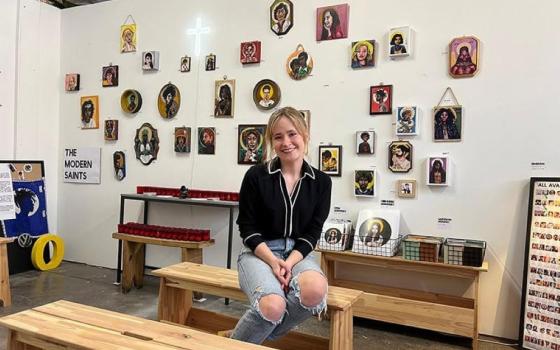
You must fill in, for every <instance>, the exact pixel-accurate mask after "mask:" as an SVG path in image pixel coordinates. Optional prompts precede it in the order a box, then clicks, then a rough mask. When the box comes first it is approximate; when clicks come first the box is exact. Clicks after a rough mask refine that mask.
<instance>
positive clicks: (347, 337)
mask: <svg viewBox="0 0 560 350" xmlns="http://www.w3.org/2000/svg"><path fill="white" fill-rule="evenodd" d="M353 329H354V327H353V319H352V308H351V307H350V308H348V309H347V310H343V311H341V310H334V311H331V333H330V336H331V338H330V342H329V350H352V346H353V340H354V334H353Z"/></svg>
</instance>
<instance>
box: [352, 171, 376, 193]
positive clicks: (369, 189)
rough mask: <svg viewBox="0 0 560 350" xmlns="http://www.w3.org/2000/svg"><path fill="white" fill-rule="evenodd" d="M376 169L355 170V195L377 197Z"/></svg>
mask: <svg viewBox="0 0 560 350" xmlns="http://www.w3.org/2000/svg"><path fill="white" fill-rule="evenodd" d="M375 190H376V188H375V170H355V171H354V195H355V196H357V197H375Z"/></svg>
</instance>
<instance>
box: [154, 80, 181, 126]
mask: <svg viewBox="0 0 560 350" xmlns="http://www.w3.org/2000/svg"><path fill="white" fill-rule="evenodd" d="M179 107H181V93H180V92H179V89H178V88H177V86H175V85H173V84H171V83H169V84H165V85H164V86H163V87H162V88H161V90H160V92H159V97H158V110H159V114H160V115H161V116H162V118H165V119H171V118H173V117H175V116H176V115H177V112H179Z"/></svg>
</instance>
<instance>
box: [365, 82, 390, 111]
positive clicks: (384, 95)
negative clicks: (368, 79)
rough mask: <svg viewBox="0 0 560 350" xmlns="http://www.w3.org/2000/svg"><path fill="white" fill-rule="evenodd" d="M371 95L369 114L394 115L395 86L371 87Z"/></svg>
mask: <svg viewBox="0 0 560 350" xmlns="http://www.w3.org/2000/svg"><path fill="white" fill-rule="evenodd" d="M369 94H370V96H369V105H370V107H369V114H371V115H374V114H391V113H393V85H377V86H371V87H370V89H369Z"/></svg>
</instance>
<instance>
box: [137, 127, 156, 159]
mask: <svg viewBox="0 0 560 350" xmlns="http://www.w3.org/2000/svg"><path fill="white" fill-rule="evenodd" d="M134 151H135V153H136V159H138V160H139V161H140V163H142V164H144V165H150V163H151V162H153V161H154V160H156V159H157V154H158V152H159V137H158V132H157V129H155V128H154V127H152V125H151V124H150V123H144V124H142V126H141V127H140V128H138V129H137V130H136V137H135V138H134Z"/></svg>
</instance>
